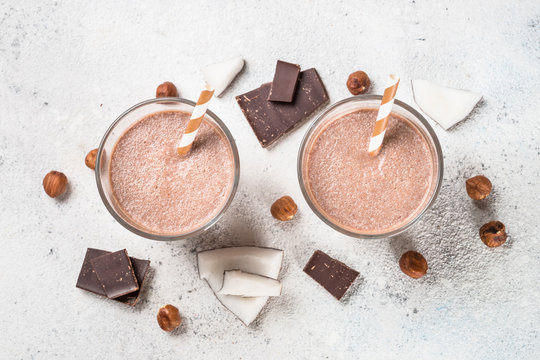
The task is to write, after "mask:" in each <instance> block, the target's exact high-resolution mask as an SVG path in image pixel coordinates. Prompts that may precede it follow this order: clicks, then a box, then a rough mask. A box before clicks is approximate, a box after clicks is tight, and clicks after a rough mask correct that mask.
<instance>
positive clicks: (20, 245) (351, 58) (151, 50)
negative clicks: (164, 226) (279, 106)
mask: <svg viewBox="0 0 540 360" xmlns="http://www.w3.org/2000/svg"><path fill="white" fill-rule="evenodd" d="M280 3H281V4H280ZM218 4H220V5H218ZM539 27H540V5H539V3H538V1H537V0H525V1H519V3H516V2H513V1H507V0H505V1H500V0H498V1H488V0H486V1H420V0H417V1H399V0H396V1H383V0H381V1H350V2H347V1H340V2H338V1H325V2H322V1H321V2H320V3H319V4H314V3H313V2H311V1H309V2H308V1H289V0H283V1H268V2H262V1H261V2H250V3H248V2H245V1H235V2H224V1H223V2H214V1H212V2H211V1H200V0H199V1H189V2H188V1H177V0H174V1H161V2H159V3H156V4H155V5H150V4H149V3H148V2H143V1H141V2H138V3H136V2H134V1H122V2H120V1H43V2H24V1H15V0H12V1H1V2H0V173H1V176H0V201H1V206H0V239H1V241H2V251H0V264H1V270H0V284H1V288H0V303H1V307H0V327H1V328H2V331H1V332H0V358H9V359H15V358H23V359H51V358H65V359H73V358H81V359H82V358H85V359H86V358H88V359H104V358H111V359H115V358H121V357H124V358H127V357H131V358H140V359H152V358H176V359H178V358H186V359H192V358H208V359H221V358H233V359H239V358H242V359H252V358H260V359H282V358H298V359H319V358H329V359H350V358H354V359H396V358H399V359H417V358H422V359H435V358H437V359H457V358H459V359H510V358H519V359H535V358H536V359H537V358H538V357H539V354H540V339H539V334H538V332H539V329H540V312H539V308H540V306H539V299H540V294H539V293H540V289H539V284H540V275H539V274H540V255H539V245H540V243H539V233H540V227H539V226H538V221H539V220H538V216H539V213H540V208H539V202H540V198H539V193H540V186H539V180H538V179H539V178H540V145H539V138H540V125H539V124H540V121H539V120H538V119H539V110H540V109H539V108H540V100H539V98H540V92H539V90H538V89H539V87H540V84H539V79H540V70H539V69H540V60H539V59H540V45H539V42H540V33H539ZM236 55H242V56H244V57H245V59H246V62H247V63H246V68H245V70H244V71H243V73H242V74H240V76H239V78H238V79H237V80H236V81H235V82H233V84H232V87H231V88H230V89H229V90H227V91H225V92H224V93H223V96H222V97H221V98H219V99H213V100H212V104H211V106H210V108H211V109H212V110H213V111H215V112H216V113H217V114H219V116H220V117H221V118H222V119H223V120H224V121H225V122H226V123H227V124H228V126H229V128H230V129H231V131H232V133H233V135H234V136H235V138H236V139H237V143H238V147H239V150H240V157H241V164H242V170H241V173H242V175H241V182H240V187H239V191H238V194H237V196H236V199H235V200H234V203H233V204H232V206H231V208H230V209H229V211H228V212H227V214H226V216H225V217H224V218H223V220H222V221H221V222H220V223H219V224H218V225H217V226H216V227H214V228H213V229H212V230H211V231H209V232H208V233H207V234H205V235H204V236H201V237H199V238H196V239H192V240H189V241H183V242H175V243H159V242H154V241H149V240H145V239H142V238H139V237H137V236H135V235H133V234H131V233H129V232H128V231H127V230H124V229H123V228H122V227H121V226H120V225H119V224H117V223H116V222H115V221H114V220H113V219H112V217H111V216H110V215H109V214H108V212H107V210H106V209H105V207H104V206H103V204H102V203H101V200H100V199H99V196H98V193H97V190H96V186H95V181H94V177H93V173H92V171H90V170H89V169H87V168H86V167H85V166H84V156H85V155H86V153H87V151H89V150H90V149H92V148H94V147H96V146H97V144H98V143H99V141H100V138H101V136H102V134H103V133H104V132H105V130H106V129H107V127H108V126H109V124H110V123H111V122H112V121H113V120H114V119H115V118H116V117H117V116H118V115H119V114H120V113H122V112H123V111H124V110H126V109H127V108H128V107H129V106H131V105H133V104H135V103H137V102H139V101H141V100H144V99H147V98H151V97H152V96H153V95H154V91H155V87H156V86H157V85H158V84H159V83H161V82H162V81H165V80H170V81H173V82H174V83H175V84H176V85H177V86H178V88H179V91H180V93H181V95H182V96H184V97H186V98H190V99H195V98H196V96H197V95H198V92H199V91H200V86H201V82H202V75H201V74H200V72H198V71H197V70H198V69H200V68H201V67H202V66H203V65H205V64H209V63H213V62H216V61H219V60H223V59H228V58H231V57H233V56H236ZM277 59H284V60H286V61H291V62H296V63H299V64H301V66H302V67H303V68H308V67H312V66H314V67H316V68H317V70H318V71H319V73H320V75H321V77H322V79H323V81H324V83H325V84H326V86H327V89H328V92H329V94H330V96H331V99H332V102H334V101H337V100H339V99H342V98H344V97H346V96H348V92H347V89H346V87H345V85H344V84H345V81H346V78H347V76H348V74H349V73H350V72H352V71H354V70H359V69H362V70H364V71H366V72H367V73H368V74H369V75H370V77H371V79H372V80H373V83H374V88H373V92H374V93H381V92H382V89H383V86H384V79H386V76H387V74H389V73H396V74H399V75H400V76H401V80H402V83H401V86H400V90H399V92H398V98H399V99H400V100H403V101H405V102H407V103H412V94H411V90H410V86H409V81H410V79H416V78H424V79H429V80H433V81H435V82H437V83H440V84H443V85H447V86H450V87H456V88H464V89H468V90H472V91H477V92H480V93H482V94H483V95H484V98H483V100H482V102H481V104H480V105H479V106H478V107H477V109H476V110H475V111H474V112H473V114H472V115H471V116H470V117H469V118H468V119H467V120H466V121H464V122H462V123H461V124H459V125H457V126H455V127H454V128H452V129H451V130H450V131H448V132H445V131H444V130H442V129H441V128H440V127H438V126H434V127H435V131H436V133H437V134H438V135H439V137H440V140H441V143H442V147H443V151H444V155H445V179H444V185H443V187H442V191H441V194H440V195H439V198H438V200H437V203H436V205H435V207H434V208H433V209H432V210H431V211H430V212H429V213H428V214H427V215H426V216H425V217H424V219H423V220H422V221H421V222H420V223H419V224H417V225H416V226H414V227H413V228H412V229H411V230H410V231H408V232H407V233H406V234H404V235H403V236H399V237H398V238H395V239H391V240H386V241H359V240H355V239H351V238H347V237H345V236H342V235H340V234H338V233H336V232H335V231H332V230H331V229H330V228H328V227H326V226H325V225H324V224H323V223H322V222H321V221H320V220H319V219H318V218H316V216H315V215H314V214H313V213H311V211H310V210H309V208H308V206H307V204H306V203H305V201H304V200H303V199H302V196H301V193H300V189H299V186H298V183H297V180H296V153H297V150H298V146H299V143H300V139H301V138H302V136H303V134H304V132H305V131H306V129H307V124H304V125H303V126H302V127H300V128H298V129H296V130H295V131H294V133H292V134H291V135H290V136H287V137H286V138H284V139H282V140H280V141H279V143H278V144H277V145H276V146H275V147H274V148H272V149H271V150H263V149H262V148H261V147H260V145H259V144H258V142H257V140H256V138H255V136H254V135H253V134H252V132H251V129H250V127H249V125H248V124H247V122H246V121H245V119H244V118H243V116H242V114H241V112H240V109H239V108H238V106H237V104H236V102H235V101H234V99H233V96H234V95H237V94H240V93H242V92H244V91H247V90H251V89H253V88H255V87H257V86H259V85H260V84H261V83H263V82H267V81H271V79H272V76H273V70H274V66H275V61H276V60H277ZM101 104H102V105H101ZM432 124H433V122H432ZM51 169H56V170H60V171H63V172H65V173H66V175H67V176H68V178H69V179H70V189H69V194H68V197H67V198H65V199H64V200H60V201H56V200H53V199H50V198H48V197H47V196H46V195H45V193H44V192H43V190H42V188H41V181H42V178H43V176H44V175H45V174H46V173H47V172H48V171H49V170H51ZM478 173H483V174H485V175H486V176H488V177H489V178H490V179H491V180H492V182H493V184H494V193H493V195H492V196H490V198H489V199H488V200H487V201H485V202H482V203H480V204H478V205H476V204H474V203H473V202H472V201H470V200H469V199H468V197H467V195H466V193H465V191H464V183H463V182H464V179H466V178H467V177H469V176H472V175H476V174H478ZM284 194H289V195H291V196H292V197H293V198H294V199H295V200H296V201H297V203H298V205H299V216H298V217H297V218H296V219H295V220H294V221H292V222H290V223H279V222H277V221H274V219H273V218H272V217H271V216H270V212H269V208H270V204H271V203H272V202H273V200H275V199H276V198H277V197H279V196H281V195H284ZM493 219H499V220H501V221H503V222H504V223H505V224H506V226H507V228H508V231H509V234H510V238H509V240H508V242H507V243H506V244H505V245H504V246H502V247H500V248H497V249H489V248H487V247H486V246H484V245H483V243H482V242H481V241H480V240H479V239H478V235H477V231H478V228H479V226H480V225H481V224H483V223H484V222H486V221H489V220H493ZM240 244H242V245H244V244H245V245H250V244H260V245H265V246H274V247H278V248H283V249H284V250H285V266H284V269H283V270H282V274H281V279H282V281H283V292H284V295H282V296H281V297H278V298H273V299H271V300H270V301H269V306H267V307H266V310H265V311H264V313H263V316H261V317H259V319H258V320H257V321H256V323H255V324H254V326H252V327H250V328H246V327H244V325H242V323H241V322H240V321H238V320H237V319H235V317H234V316H233V315H232V314H230V313H229V312H228V311H227V310H225V309H224V308H223V307H222V306H221V305H220V304H219V303H218V301H217V300H216V299H215V297H214V296H213V295H212V291H211V290H210V288H209V287H208V286H207V285H206V284H205V283H204V282H203V281H201V280H199V278H198V276H197V268H196V252H197V251H198V250H201V249H209V248H212V247H217V246H222V245H240ZM89 246H91V247H97V248H103V249H107V250H117V249H122V248H127V249H128V251H129V253H130V254H131V255H132V256H136V257H145V258H149V259H150V260H152V265H153V269H154V271H153V276H151V278H150V279H149V281H148V284H147V291H145V294H144V296H143V300H142V301H141V303H139V304H138V306H137V307H136V308H133V309H132V308H129V307H126V306H124V305H122V304H119V303H116V302H113V301H107V300H104V299H102V298H99V297H97V296H93V295H92V294H89V293H86V292H84V291H81V290H79V289H76V288H75V281H76V279H77V274H78V271H79V269H80V265H81V261H82V259H83V257H84V253H85V249H86V248H87V247H89ZM315 249H321V250H324V251H326V252H328V253H329V254H330V255H332V256H335V257H336V258H338V259H340V260H343V261H344V262H346V263H347V264H349V265H351V266H352V267H354V268H356V269H357V270H358V271H360V272H361V280H360V281H359V283H358V286H357V288H356V290H355V292H354V294H352V296H351V297H350V298H349V299H348V300H347V301H344V302H341V303H340V302H337V301H335V300H334V299H333V298H331V296H330V295H328V294H327V293H326V292H325V291H324V290H323V289H322V288H321V287H320V286H319V285H317V284H316V283H315V282H314V281H313V280H311V279H310V278H309V277H308V276H306V275H305V274H304V273H303V272H302V271H301V269H302V267H303V266H304V264H305V263H306V261H307V260H308V258H309V257H310V255H311V253H312V251H313V250H315ZM409 249H416V250H418V251H420V252H421V253H423V254H424V255H425V257H426V258H427V260H428V262H429V265H430V270H429V273H428V275H427V276H425V277H424V278H423V279H421V280H418V281H413V280H411V279H408V278H406V277H405V276H404V275H403V274H402V273H401V272H400V270H399V268H398V265H397V260H398V258H399V256H400V255H401V253H402V252H404V251H405V250H409ZM166 303H172V304H174V305H176V306H177V307H178V308H179V309H180V311H181V312H182V314H183V316H184V325H182V328H181V329H180V331H179V332H178V333H177V334H175V335H169V334H166V333H164V332H163V331H162V330H161V329H159V327H158V326H157V324H156V320H155V315H156V313H157V310H158V308H159V307H160V306H161V305H163V304H166Z"/></svg>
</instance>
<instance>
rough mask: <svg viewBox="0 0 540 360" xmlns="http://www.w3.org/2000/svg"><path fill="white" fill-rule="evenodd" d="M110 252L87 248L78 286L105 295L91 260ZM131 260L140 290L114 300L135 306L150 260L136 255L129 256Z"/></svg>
mask: <svg viewBox="0 0 540 360" xmlns="http://www.w3.org/2000/svg"><path fill="white" fill-rule="evenodd" d="M105 254H110V251H105V250H99V249H92V248H88V249H87V250H86V256H85V257H84V261H83V264H82V267H81V272H80V273H79V278H78V280H77V285H76V286H77V287H78V288H79V289H83V290H86V291H90V292H93V293H95V294H98V295H101V296H107V295H105V290H103V286H101V283H100V282H99V280H98V278H97V276H96V273H95V272H94V269H93V268H92V264H91V263H90V260H91V259H93V258H96V257H98V256H101V255H105ZM129 259H130V260H131V265H133V272H134V273H135V277H136V278H137V283H138V284H139V290H137V291H134V292H132V293H129V294H127V295H124V296H120V297H117V298H115V299H114V300H116V301H120V302H123V303H125V304H128V305H131V306H135V304H137V301H138V300H139V295H140V291H141V290H140V289H141V288H142V286H143V283H144V280H145V279H146V274H148V270H149V269H150V260H141V259H137V258H134V257H130V258H129Z"/></svg>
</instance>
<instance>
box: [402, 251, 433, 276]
mask: <svg viewBox="0 0 540 360" xmlns="http://www.w3.org/2000/svg"><path fill="white" fill-rule="evenodd" d="M399 267H400V268H401V271H403V272H404V273H405V275H408V276H410V277H412V278H413V279H418V278H421V277H422V276H424V275H425V274H426V272H427V270H428V264H427V261H426V258H424V256H422V254H420V253H418V252H416V251H407V252H406V253H405V254H403V255H401V259H399Z"/></svg>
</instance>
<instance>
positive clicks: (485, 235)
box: [480, 221, 506, 248]
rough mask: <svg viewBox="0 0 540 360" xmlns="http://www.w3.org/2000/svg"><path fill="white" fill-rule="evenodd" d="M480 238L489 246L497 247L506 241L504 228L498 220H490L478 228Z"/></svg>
mask: <svg viewBox="0 0 540 360" xmlns="http://www.w3.org/2000/svg"><path fill="white" fill-rule="evenodd" d="M480 239H482V241H483V242H484V244H486V245H487V246H489V247H492V248H493V247H498V246H501V245H502V244H504V243H505V242H506V229H505V228H504V224H503V223H502V222H500V221H490V222H488V223H487V224H484V225H482V227H481V228H480Z"/></svg>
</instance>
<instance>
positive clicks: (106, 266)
mask: <svg viewBox="0 0 540 360" xmlns="http://www.w3.org/2000/svg"><path fill="white" fill-rule="evenodd" d="M90 263H91V264H92V267H93V268H94V272H95V274H96V276H97V278H98V280H99V282H100V283H101V286H103V290H104V291H105V295H107V297H108V298H109V299H114V298H117V297H120V296H122V295H126V294H129V293H132V292H134V291H137V290H139V284H138V282H137V278H136V277H135V273H134V272H133V266H132V265H131V260H130V259H129V256H128V254H127V251H126V250H125V249H124V250H120V251H117V252H113V253H109V254H105V255H101V256H98V257H96V258H93V259H91V260H90Z"/></svg>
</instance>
